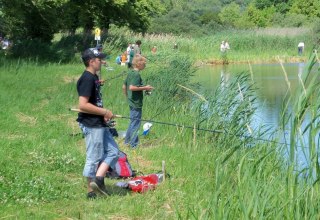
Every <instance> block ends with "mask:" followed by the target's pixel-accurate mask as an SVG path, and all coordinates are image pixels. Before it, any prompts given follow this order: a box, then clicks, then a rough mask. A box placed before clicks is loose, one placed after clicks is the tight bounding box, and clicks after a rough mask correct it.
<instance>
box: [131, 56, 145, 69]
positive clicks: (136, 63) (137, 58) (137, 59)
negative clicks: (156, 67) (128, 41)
mask: <svg viewBox="0 0 320 220" xmlns="http://www.w3.org/2000/svg"><path fill="white" fill-rule="evenodd" d="M146 60H147V59H146V58H145V57H144V56H141V55H140V54H136V55H135V56H134V57H133V60H132V66H133V67H137V66H139V64H140V63H142V62H146Z"/></svg>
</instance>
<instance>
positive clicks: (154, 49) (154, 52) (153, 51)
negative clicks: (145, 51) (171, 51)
mask: <svg viewBox="0 0 320 220" xmlns="http://www.w3.org/2000/svg"><path fill="white" fill-rule="evenodd" d="M151 53H152V54H156V53H157V47H156V46H153V47H152V48H151Z"/></svg>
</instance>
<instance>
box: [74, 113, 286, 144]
mask: <svg viewBox="0 0 320 220" xmlns="http://www.w3.org/2000/svg"><path fill="white" fill-rule="evenodd" d="M69 110H70V111H74V112H82V113H88V112H86V111H82V110H80V109H77V108H70V109H69ZM113 117H114V118H122V119H129V120H140V121H142V122H152V123H155V124H161V125H168V126H175V127H179V128H187V129H193V130H198V131H204V132H210V133H217V134H225V135H229V136H236V137H242V138H247V139H249V138H252V139H255V140H259V141H264V142H268V143H274V144H281V145H289V144H287V143H281V142H277V141H272V140H266V139H263V138H254V137H251V136H241V135H236V134H230V133H229V132H227V131H225V130H212V129H206V128H196V127H194V126H189V125H181V124H174V123H169V122H161V121H155V120H146V119H139V118H131V117H128V116H122V115H117V114H115V115H113Z"/></svg>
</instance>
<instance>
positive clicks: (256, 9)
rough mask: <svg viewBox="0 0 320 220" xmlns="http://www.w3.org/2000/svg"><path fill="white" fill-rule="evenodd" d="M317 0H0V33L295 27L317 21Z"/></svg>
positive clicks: (35, 35) (31, 35)
mask: <svg viewBox="0 0 320 220" xmlns="http://www.w3.org/2000/svg"><path fill="white" fill-rule="evenodd" d="M319 18H320V1H319V0H235V1H233V0H152V1H147V0H109V1H103V0H0V33H1V34H2V35H6V36H9V37H10V38H11V39H23V40H29V39H41V41H44V42H50V41H52V39H53V37H54V34H55V33H58V32H63V33H69V34H70V35H73V34H75V33H76V30H78V29H79V28H80V29H81V30H82V32H83V34H92V30H93V29H94V28H95V27H100V28H101V29H103V30H104V32H107V31H108V29H109V28H110V25H115V26H118V27H123V26H125V27H128V28H129V29H131V30H133V31H135V32H140V33H173V34H190V35H203V34H209V33H212V32H216V31H220V30H222V29H226V28H232V29H246V28H255V27H275V26H277V27H279V26H280V27H300V26H308V25H311V24H312V23H316V22H319Z"/></svg>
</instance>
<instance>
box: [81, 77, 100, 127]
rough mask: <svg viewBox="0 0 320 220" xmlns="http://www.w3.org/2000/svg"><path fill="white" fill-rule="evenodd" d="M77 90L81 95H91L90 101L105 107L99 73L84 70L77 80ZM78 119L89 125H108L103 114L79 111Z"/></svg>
mask: <svg viewBox="0 0 320 220" xmlns="http://www.w3.org/2000/svg"><path fill="white" fill-rule="evenodd" d="M77 90H78V95H79V96H86V97H89V103H91V104H93V105H95V106H98V107H100V108H103V103H102V95H101V92H100V82H99V78H98V76H97V75H95V74H92V73H90V72H88V71H84V72H83V74H82V76H81V77H80V78H79V80H78V82H77ZM77 121H78V122H80V123H82V124H84V125H85V126H87V127H95V128H96V127H106V124H105V122H104V119H103V116H101V115H92V114H86V113H79V114H78V119H77Z"/></svg>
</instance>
